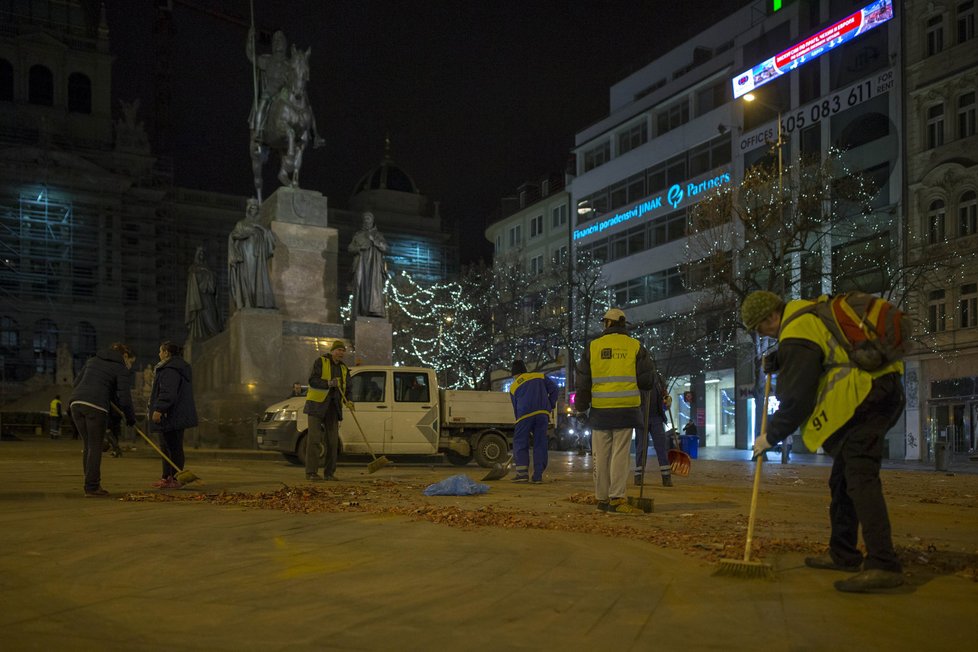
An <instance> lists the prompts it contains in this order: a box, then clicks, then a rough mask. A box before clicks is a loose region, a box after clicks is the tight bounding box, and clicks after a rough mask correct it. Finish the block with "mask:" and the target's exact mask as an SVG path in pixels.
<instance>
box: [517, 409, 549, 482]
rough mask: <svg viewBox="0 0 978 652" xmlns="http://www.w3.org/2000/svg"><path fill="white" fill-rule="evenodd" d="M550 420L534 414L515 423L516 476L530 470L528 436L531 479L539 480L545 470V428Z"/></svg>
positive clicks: (544, 416) (544, 415)
mask: <svg viewBox="0 0 978 652" xmlns="http://www.w3.org/2000/svg"><path fill="white" fill-rule="evenodd" d="M549 423H550V419H549V418H548V417H547V415H546V414H534V415H533V416H532V417H526V418H525V419H522V420H520V421H517V422H516V431H515V432H514V433H513V461H514V462H515V463H516V475H521V474H525V473H527V471H528V469H529V468H530V435H533V479H534V480H540V479H541V478H542V477H543V472H544V471H546V470H547V443H548V442H547V426H548V425H549Z"/></svg>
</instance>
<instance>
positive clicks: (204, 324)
mask: <svg viewBox="0 0 978 652" xmlns="http://www.w3.org/2000/svg"><path fill="white" fill-rule="evenodd" d="M183 322H184V324H186V325H187V332H188V333H189V339H191V340H193V341H195V342H202V341H204V340H206V339H207V338H208V337H210V336H212V335H216V334H217V333H219V332H221V317H220V315H219V314H218V312H217V281H216V280H215V278H214V272H212V271H211V270H210V268H208V267H207V264H206V263H205V262H204V247H203V245H200V246H198V247H197V251H196V252H195V253H194V262H192V263H191V264H190V267H189V268H188V269H187V302H186V309H185V310H184V313H183Z"/></svg>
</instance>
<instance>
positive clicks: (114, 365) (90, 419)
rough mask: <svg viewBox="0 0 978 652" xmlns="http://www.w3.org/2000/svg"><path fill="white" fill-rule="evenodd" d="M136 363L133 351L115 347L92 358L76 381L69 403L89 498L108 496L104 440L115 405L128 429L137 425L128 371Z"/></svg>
mask: <svg viewBox="0 0 978 652" xmlns="http://www.w3.org/2000/svg"><path fill="white" fill-rule="evenodd" d="M135 360H136V356H135V355H133V353H132V349H130V348H129V347H128V346H126V345H125V344H120V343H115V344H113V345H112V346H111V347H110V348H109V349H106V350H105V351H100V352H99V353H97V354H96V355H95V357H92V358H89V359H88V361H87V362H85V366H84V367H83V368H82V370H81V373H79V374H78V377H77V378H75V386H74V390H73V391H72V393H71V398H70V399H69V400H68V412H69V413H70V414H71V420H72V422H74V424H75V428H77V429H78V433H79V434H80V435H81V438H82V441H83V442H84V447H83V451H82V463H83V468H84V470H85V495H86V496H90V497H103V496H108V495H109V492H108V491H106V490H105V489H103V488H102V439H103V437H105V424H106V420H107V418H108V415H109V410H111V409H112V404H113V403H115V404H116V405H117V406H119V409H121V410H122V412H123V414H124V415H125V418H126V425H128V426H132V425H133V424H135V423H136V414H135V412H133V409H132V396H131V395H130V393H129V389H130V387H131V382H130V376H129V370H130V369H131V368H132V363H133V362H134V361H135Z"/></svg>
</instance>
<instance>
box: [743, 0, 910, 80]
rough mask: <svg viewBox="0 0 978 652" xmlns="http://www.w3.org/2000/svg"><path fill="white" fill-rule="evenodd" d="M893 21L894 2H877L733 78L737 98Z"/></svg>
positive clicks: (882, 0)
mask: <svg viewBox="0 0 978 652" xmlns="http://www.w3.org/2000/svg"><path fill="white" fill-rule="evenodd" d="M891 18H893V0H876V2H873V3H871V4H869V5H867V6H865V7H863V8H862V9H860V10H859V11H857V12H856V13H854V14H852V15H851V16H846V17H845V18H843V19H842V20H840V21H839V22H837V23H836V24H834V25H830V26H829V27H826V28H825V29H823V30H822V31H821V32H818V33H817V34H814V35H813V36H809V37H808V38H806V39H805V40H804V41H801V42H800V43H796V44H794V45H792V46H791V47H790V48H788V49H787V50H785V51H784V52H781V53H780V54H776V55H775V56H773V57H771V58H770V59H768V60H767V61H765V62H763V63H760V64H758V65H756V66H754V67H753V68H751V69H750V70H748V71H746V72H744V73H742V74H740V75H737V76H736V77H734V78H733V80H731V81H732V83H733V96H734V99H736V98H738V97H740V96H741V95H744V94H746V93H749V92H750V91H752V90H754V89H755V88H757V87H758V86H763V85H764V84H766V83H768V82H769V81H771V80H773V79H777V78H778V77H780V76H781V75H783V74H785V73H786V72H788V71H791V70H794V69H795V68H797V67H798V66H800V65H802V64H803V63H806V62H808V61H811V60H812V59H817V58H818V57H820V56H822V55H823V54H825V53H826V52H828V51H829V50H832V49H834V48H836V47H838V46H840V45H842V44H843V43H845V42H846V41H850V40H852V39H854V38H856V37H857V36H859V35H860V34H863V33H865V32H868V31H869V30H871V29H873V28H874V27H877V26H879V25H882V24H883V23H885V22H886V21H888V20H890V19H891Z"/></svg>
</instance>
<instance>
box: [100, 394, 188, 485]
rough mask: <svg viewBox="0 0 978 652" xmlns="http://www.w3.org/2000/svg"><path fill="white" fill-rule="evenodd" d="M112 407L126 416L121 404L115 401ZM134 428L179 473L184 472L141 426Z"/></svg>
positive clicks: (123, 416) (122, 415) (120, 414)
mask: <svg viewBox="0 0 978 652" xmlns="http://www.w3.org/2000/svg"><path fill="white" fill-rule="evenodd" d="M112 407H113V408H115V411H116V412H118V413H119V416H121V417H122V418H125V417H126V415H125V413H124V412H123V411H122V410H120V409H119V406H118V405H116V404H115V403H112ZM132 428H133V430H135V431H136V432H138V433H139V436H140V437H142V438H143V439H145V440H146V443H147V444H149V445H150V446H152V447H153V450H155V451H156V452H157V453H159V454H160V457H162V458H163V459H165V460H166V461H167V462H169V463H170V466H172V467H173V468H175V469H176V470H177V473H183V469H181V468H180V467H179V466H177V465H176V464H174V463H173V460H171V459H170V458H169V457H167V456H166V453H164V452H163V451H161V450H160V447H159V446H157V445H156V444H154V443H153V440H152V439H150V438H149V437H147V436H146V433H145V432H143V431H142V430H140V429H139V426H135V425H134V426H133V427H132Z"/></svg>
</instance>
